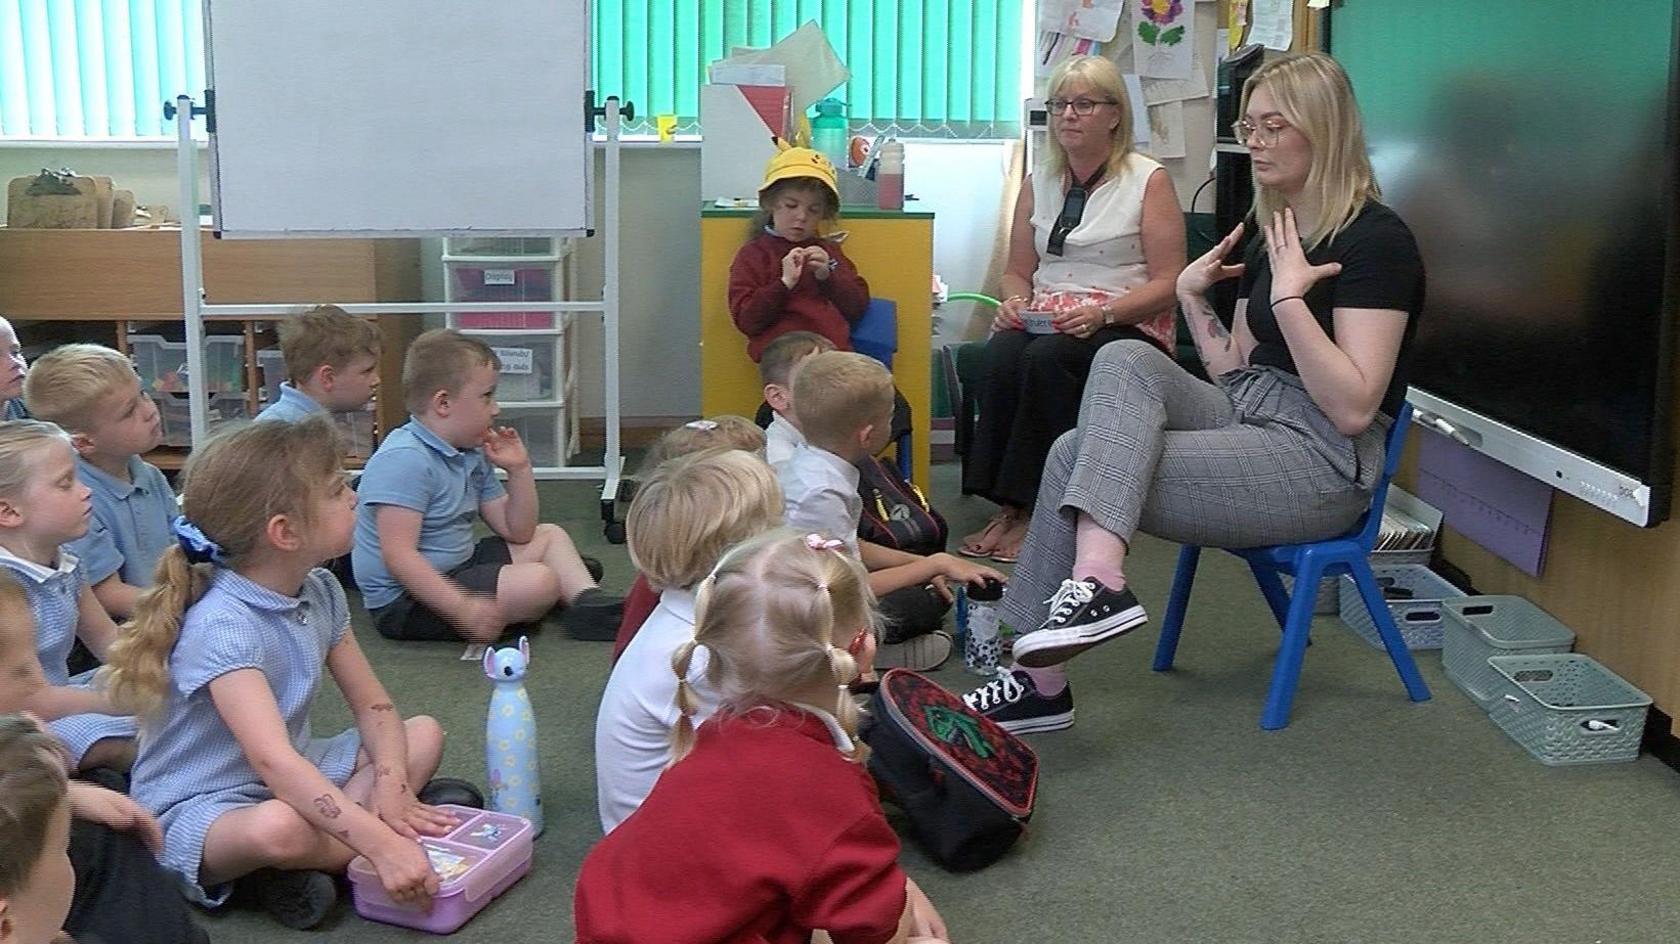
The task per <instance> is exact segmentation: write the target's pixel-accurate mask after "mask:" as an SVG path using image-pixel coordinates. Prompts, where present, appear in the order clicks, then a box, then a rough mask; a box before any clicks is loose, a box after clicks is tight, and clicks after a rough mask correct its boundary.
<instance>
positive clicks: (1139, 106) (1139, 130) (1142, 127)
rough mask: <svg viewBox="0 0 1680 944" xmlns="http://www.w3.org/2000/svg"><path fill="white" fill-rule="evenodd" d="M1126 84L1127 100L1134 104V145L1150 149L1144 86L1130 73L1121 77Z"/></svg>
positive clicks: (1147, 108) (1147, 106)
mask: <svg viewBox="0 0 1680 944" xmlns="http://www.w3.org/2000/svg"><path fill="white" fill-rule="evenodd" d="M1120 78H1121V79H1122V80H1124V81H1125V83H1126V98H1127V99H1128V100H1129V101H1130V102H1131V104H1132V143H1133V144H1135V145H1137V146H1138V147H1140V148H1147V147H1149V105H1148V104H1147V103H1145V102H1144V100H1143V85H1142V84H1141V83H1140V82H1139V80H1138V77H1137V76H1135V75H1133V74H1132V73H1130V72H1128V73H1126V74H1125V75H1123V76H1121V77H1120Z"/></svg>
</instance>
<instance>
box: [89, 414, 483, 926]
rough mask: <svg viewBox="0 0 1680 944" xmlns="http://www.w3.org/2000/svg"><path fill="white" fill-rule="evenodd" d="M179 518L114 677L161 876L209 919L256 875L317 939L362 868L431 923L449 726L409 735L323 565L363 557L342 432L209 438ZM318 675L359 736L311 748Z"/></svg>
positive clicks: (266, 426) (424, 724)
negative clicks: (136, 738) (339, 883)
mask: <svg viewBox="0 0 1680 944" xmlns="http://www.w3.org/2000/svg"><path fill="white" fill-rule="evenodd" d="M182 510H183V511H184V512H185V514H184V515H183V516H182V517H180V518H178V519H176V521H175V531H176V535H177V538H178V543H177V545H176V546H175V547H172V548H170V549H169V550H168V551H167V552H166V553H165V554H164V556H163V563H162V564H161V565H159V568H158V582H157V584H156V585H155V586H154V587H152V589H150V590H148V591H147V592H146V594H145V596H143V597H142V598H141V600H140V608H139V611H138V612H137V613H136V614H135V618H134V622H133V625H132V627H131V628H130V629H128V631H127V632H126V633H125V634H124V635H123V636H122V638H121V639H119V640H118V641H117V642H116V643H115V644H114V645H113V646H112V647H111V652H110V659H109V664H108V665H107V666H106V667H105V668H104V669H102V670H101V673H102V676H101V679H100V681H101V683H102V684H104V685H106V686H107V687H108V688H109V690H110V692H111V697H112V700H113V701H114V702H116V703H117V704H119V705H122V706H124V707H126V708H129V709H131V710H133V711H134V712H135V713H136V714H137V715H138V716H139V717H141V718H142V719H143V720H144V723H145V725H146V730H145V735H144V737H142V738H141V741H140V754H139V757H137V758H136V760H135V763H134V773H133V778H134V788H133V790H134V798H135V799H136V800H138V801H140V803H141V804H142V805H144V806H145V807H146V808H147V809H149V810H151V811H152V812H153V813H154V814H156V815H157V817H158V820H159V821H160V822H161V823H162V825H163V853H162V855H161V856H160V858H161V859H162V861H163V863H164V865H165V866H167V867H168V868H169V869H171V870H172V871H174V872H175V873H176V874H177V875H178V876H179V877H180V880H181V882H182V886H183V888H184V890H185V891H186V894H187V895H188V897H189V898H191V899H192V900H194V901H196V902H198V903H200V904H203V905H206V906H217V905H221V904H223V903H224V902H226V901H227V900H228V897H229V894H230V892H231V890H232V883H233V882H234V880H236V879H244V878H245V877H246V876H249V877H250V878H249V879H248V884H249V886H250V887H251V890H252V891H254V892H255V895H256V897H257V900H258V901H259V902H261V904H262V905H263V906H264V907H265V908H267V909H268V910H269V912H270V913H271V914H273V915H274V916H275V918H276V919H278V920H279V921H280V922H281V923H282V924H285V925H286V926H288V927H294V928H307V927H313V926H314V925H316V924H318V923H319V922H320V921H321V920H322V919H323V918H324V917H325V916H326V915H327V913H328V910H329V909H330V908H331V907H332V904H333V902H334V901H335V899H336V896H337V893H336V890H335V886H334V882H333V878H332V874H331V873H342V872H343V871H344V869H345V867H346V866H348V865H349V863H350V860H351V858H353V857H354V856H355V855H356V854H357V853H360V854H362V855H365V856H367V857H368V859H369V860H370V861H371V862H372V864H373V867H374V869H375V870H376V871H377V872H378V874H379V879H380V882H381V883H382V884H383V886H384V888H385V891H386V893H387V894H389V895H390V896H391V897H392V899H393V900H395V901H398V902H403V903H411V904H415V905H422V906H423V905H424V904H425V903H426V902H427V901H428V900H429V899H430V896H432V895H434V894H436V892H437V889H438V879H437V876H436V875H435V874H433V872H432V868H431V865H430V863H429V862H428V860H427V858H426V854H425V852H424V851H423V850H422V849H421V847H420V845H419V844H418V843H417V842H415V839H416V838H417V837H418V836H419V835H420V834H423V833H424V834H430V835H441V834H442V833H444V832H446V831H448V830H449V829H450V828H452V827H453V826H454V818H453V817H452V816H450V815H449V814H447V813H445V812H443V811H440V810H437V809H434V808H432V807H430V806H427V805H425V804H423V803H421V802H420V801H419V800H417V799H416V794H415V789H414V787H415V786H416V785H420V784H425V783H426V782H427V779H428V778H429V777H431V775H432V773H433V772H434V771H435V770H436V769H437V765H438V760H439V758H440V757H441V756H442V753H443V729H442V728H440V727H439V726H438V723H437V722H436V721H434V720H432V719H431V718H428V717H425V716H418V717H414V718H411V719H409V720H408V721H407V722H404V721H403V718H402V716H401V715H400V714H398V713H397V709H396V707H395V706H394V705H393V704H392V702H391V698H390V696H389V695H388V694H386V691H385V687H384V686H383V685H381V684H380V682H379V679H378V677H376V676H375V675H374V673H373V669H372V667H371V666H369V665H368V660H367V657H366V656H364V655H363V654H362V650H361V647H360V646H359V645H358V644H357V642H356V636H355V634H354V633H352V632H351V631H350V608H349V605H348V604H347V603H346V601H345V597H344V588H343V587H341V586H339V584H338V581H337V580H336V579H335V578H334V577H333V576H332V574H330V573H328V572H327V571H326V570H325V569H322V568H321V567H320V566H319V565H320V564H321V563H322V562H323V561H328V560H332V559H333V558H335V557H338V556H339V555H341V554H343V553H344V552H345V551H346V550H347V549H348V548H349V546H350V541H351V531H352V529H353V528H354V527H355V520H356V493H355V492H353V491H351V490H350V487H349V485H348V484H347V483H346V482H345V480H344V471H343V467H342V466H341V465H340V457H339V448H338V440H337V437H336V436H335V434H334V431H333V429H332V427H331V425H330V424H329V423H328V422H327V420H326V419H324V418H322V419H314V420H306V421H304V422H301V423H250V424H247V425H245V426H242V427H238V428H235V429H232V430H229V431H227V432H225V433H221V434H219V435H217V436H215V437H212V438H211V440H210V441H209V442H208V443H205V444H204V445H202V446H200V447H199V448H198V449H197V450H196V451H194V453H193V455H192V458H191V459H190V460H189V462H188V464H187V469H186V473H185V484H184V489H183V505H182ZM324 673H330V674H331V675H332V679H333V681H334V682H335V683H337V685H338V688H339V690H340V691H341V692H342V693H343V695H344V700H345V702H346V703H347V704H348V705H349V707H350V711H351V713H352V714H353V715H354V717H355V722H356V723H355V727H353V728H350V729H348V730H345V731H342V732H340V733H338V734H336V735H334V736H332V737H327V738H317V737H315V736H314V735H313V733H312V731H311V729H310V723H309V719H310V710H311V708H312V707H313V705H314V701H315V696H316V693H317V692H318V691H319V689H320V686H321V681H322V675H323V674H324Z"/></svg>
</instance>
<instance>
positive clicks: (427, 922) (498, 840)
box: [350, 806, 532, 934]
mask: <svg viewBox="0 0 1680 944" xmlns="http://www.w3.org/2000/svg"><path fill="white" fill-rule="evenodd" d="M439 809H444V810H448V811H449V812H451V813H454V814H455V816H456V818H457V819H459V820H460V821H461V824H460V825H459V826H457V827H455V829H454V830H453V831H451V832H450V833H449V834H448V835H445V836H438V837H431V836H428V837H426V838H425V839H423V840H422V841H421V845H423V846H424V847H425V849H426V855H427V856H428V857H429V858H430V859H431V860H432V871H434V872H436V873H437V875H438V893H437V897H436V898H434V899H432V908H431V910H430V911H422V910H420V909H419V908H417V907H415V906H412V905H399V904H396V903H395V902H393V901H391V899H389V898H387V897H385V887H384V885H382V884H381V883H380V881H379V873H378V872H376V871H374V868H373V864H372V863H370V862H369V861H368V860H367V857H366V856H357V857H356V858H355V859H354V860H353V861H352V862H351V863H350V885H351V887H352V888H353V889H354V890H355V897H356V913H357V914H359V915H361V916H362V917H364V918H367V919H368V920H369V921H379V922H381V923H384V924H396V925H401V926H402V927H405V928H416V929H418V930H421V931H430V932H431V933H433V934H449V933H451V932H453V931H455V930H456V929H457V928H459V927H460V926H461V925H463V924H466V923H467V922H468V921H469V920H471V919H472V916H473V915H475V914H478V912H479V911H480V910H482V909H483V908H484V906H485V905H487V904H489V903H490V900H491V899H492V898H495V897H496V896H497V895H500V894H501V893H502V892H505V891H507V890H508V888H509V887H511V886H512V885H513V883H514V882H517V881H519V880H520V879H521V878H524V877H525V873H526V872H529V871H531V839H532V830H531V821H530V820H528V819H526V818H524V817H523V816H512V815H510V814H507V813H492V812H490V811H488V810H475V809H470V808H468V807H464V806H442V807H439Z"/></svg>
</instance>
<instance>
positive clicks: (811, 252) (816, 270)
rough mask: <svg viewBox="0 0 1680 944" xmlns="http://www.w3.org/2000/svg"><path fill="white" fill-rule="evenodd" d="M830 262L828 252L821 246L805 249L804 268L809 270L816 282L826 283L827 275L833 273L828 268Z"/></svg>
mask: <svg viewBox="0 0 1680 944" xmlns="http://www.w3.org/2000/svg"><path fill="white" fill-rule="evenodd" d="M830 261H831V260H830V259H829V255H828V250H826V249H824V248H822V247H821V246H807V247H805V268H807V269H810V270H811V274H812V275H814V276H816V277H817V281H819V282H826V281H828V276H829V273H830V272H832V271H833V270H832V269H830V268H829V262H830Z"/></svg>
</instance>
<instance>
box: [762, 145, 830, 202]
mask: <svg viewBox="0 0 1680 944" xmlns="http://www.w3.org/2000/svg"><path fill="white" fill-rule="evenodd" d="M776 144H777V146H778V147H780V148H781V150H780V151H779V152H777V154H776V156H775V157H772V158H770V163H769V164H766V165H765V167H764V183H762V184H759V185H758V192H759V193H763V192H764V191H766V190H768V189H769V188H770V185H771V184H773V183H775V182H776V181H778V180H787V179H788V178H790V177H812V178H815V179H817V180H820V181H822V183H823V186H825V187H827V188H828V189H829V190H831V191H833V193H834V198H835V199H836V200H838V199H840V182H839V178H838V177H836V176H835V173H834V164H833V162H832V161H830V160H829V159H828V158H827V157H826V156H824V155H823V153H822V152H821V151H813V150H812V149H810V148H802V147H789V146H788V145H787V142H785V141H782V140H779V139H778V140H777V141H776Z"/></svg>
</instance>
